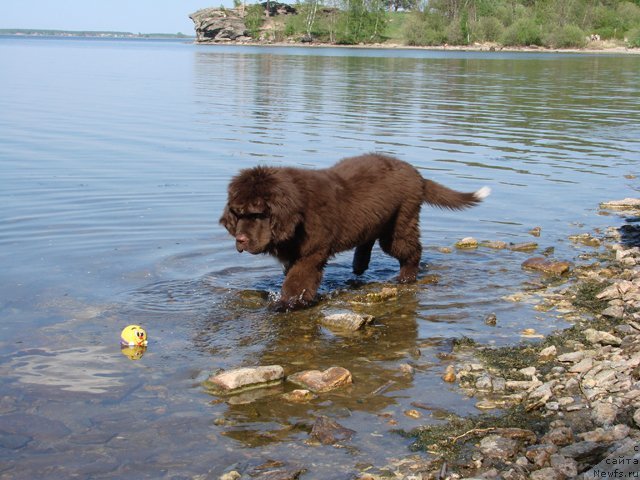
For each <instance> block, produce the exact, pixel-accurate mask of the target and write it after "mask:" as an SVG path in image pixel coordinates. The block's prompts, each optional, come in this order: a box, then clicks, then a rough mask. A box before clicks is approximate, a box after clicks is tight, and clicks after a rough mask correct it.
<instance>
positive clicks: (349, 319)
mask: <svg viewBox="0 0 640 480" xmlns="http://www.w3.org/2000/svg"><path fill="white" fill-rule="evenodd" d="M372 321H373V316H372V315H361V314H359V313H334V314H332V315H326V316H324V317H322V318H321V319H320V323H321V324H322V325H325V326H326V327H329V328H331V329H336V330H348V331H351V332H353V331H356V330H359V329H361V328H362V327H364V326H365V325H368V324H370V323H371V322H372Z"/></svg>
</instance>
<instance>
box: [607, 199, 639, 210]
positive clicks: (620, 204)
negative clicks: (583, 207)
mask: <svg viewBox="0 0 640 480" xmlns="http://www.w3.org/2000/svg"><path fill="white" fill-rule="evenodd" d="M600 208H605V209H610V210H626V209H628V208H640V198H625V199H623V200H612V201H610V202H603V203H601V204H600Z"/></svg>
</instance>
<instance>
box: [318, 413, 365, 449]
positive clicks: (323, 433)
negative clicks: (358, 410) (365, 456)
mask: <svg viewBox="0 0 640 480" xmlns="http://www.w3.org/2000/svg"><path fill="white" fill-rule="evenodd" d="M355 433H356V432H355V431H354V430H351V429H350V428H346V427H343V426H342V425H340V424H339V423H338V422H335V421H333V420H331V419H330V418H329V417H326V416H324V415H323V416H320V417H318V418H317V419H316V421H315V423H314V424H313V428H312V429H311V433H310V434H309V436H310V437H311V438H312V439H314V440H317V441H319V442H320V443H322V444H323V445H334V444H336V443H339V442H343V441H345V440H350V439H351V437H353V435H354V434H355Z"/></svg>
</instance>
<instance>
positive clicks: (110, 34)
mask: <svg viewBox="0 0 640 480" xmlns="http://www.w3.org/2000/svg"><path fill="white" fill-rule="evenodd" d="M0 35H3V36H15V37H87V38H182V39H195V36H193V35H185V34H184V33H180V32H178V33H132V32H116V31H104V32H103V31H91V30H87V31H77V30H44V29H35V28H3V29H0Z"/></svg>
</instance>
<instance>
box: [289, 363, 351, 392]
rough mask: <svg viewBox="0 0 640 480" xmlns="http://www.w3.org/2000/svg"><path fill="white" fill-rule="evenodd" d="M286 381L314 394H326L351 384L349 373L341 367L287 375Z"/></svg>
mask: <svg viewBox="0 0 640 480" xmlns="http://www.w3.org/2000/svg"><path fill="white" fill-rule="evenodd" d="M287 380H288V381H290V382H292V383H295V384H296V385H300V386H301V387H303V388H307V389H309V390H311V391H312V392H315V393H322V392H328V391H330V390H334V389H336V388H339V387H342V386H344V385H349V384H351V383H352V382H353V379H352V377H351V372H350V371H349V370H347V369H346V368H342V367H331V368H328V369H326V370H325V371H323V372H321V371H320V370H304V371H302V372H298V373H294V374H293V375H289V376H288V377H287Z"/></svg>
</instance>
